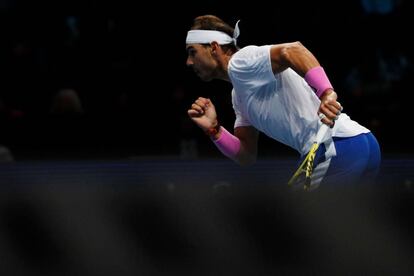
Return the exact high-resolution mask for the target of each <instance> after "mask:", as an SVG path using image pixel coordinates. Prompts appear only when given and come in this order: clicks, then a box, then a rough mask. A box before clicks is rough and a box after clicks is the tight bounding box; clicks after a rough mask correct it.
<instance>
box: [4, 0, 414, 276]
mask: <svg viewBox="0 0 414 276" xmlns="http://www.w3.org/2000/svg"><path fill="white" fill-rule="evenodd" d="M371 2H377V3H381V4H382V5H381V6H380V7H382V8H383V9H380V10H379V11H372V10H370V9H367V6H365V5H366V4H369V3H371ZM387 3H388V4H391V6H390V7H391V8H390V9H387ZM394 4H395V6H393V5H394ZM383 5H385V6H383ZM202 14H216V15H218V16H220V17H222V18H223V19H224V20H225V21H227V22H229V23H230V24H235V23H236V21H237V20H239V19H240V20H241V22H240V28H241V36H240V38H239V43H240V45H241V46H245V45H249V44H257V45H262V44H272V43H282V42H287V41H297V40H299V41H301V42H302V43H303V44H304V45H305V46H307V48H309V49H310V50H311V51H312V52H313V53H314V54H315V55H316V57H317V58H318V60H319V61H320V63H321V64H322V65H323V66H324V68H325V70H326V71H327V73H328V76H329V78H330V80H331V82H332V84H333V85H334V87H335V89H336V90H337V92H338V94H339V97H340V99H339V100H340V102H341V103H342V104H343V106H344V107H345V110H344V111H345V112H346V113H347V114H348V115H350V116H351V118H353V119H355V120H357V121H358V122H360V123H361V124H363V125H365V126H367V127H368V128H370V129H371V130H372V131H373V132H374V134H375V135H376V137H377V138H378V140H379V142H380V144H381V147H382V150H383V155H384V159H383V165H382V169H381V173H380V177H379V179H378V182H377V183H375V185H373V186H369V185H359V184H365V183H349V184H350V185H349V187H337V186H335V185H333V186H330V187H321V188H320V189H317V190H316V191H313V192H310V193H307V192H302V189H290V188H288V187H287V184H286V183H287V181H288V179H289V178H290V176H291V175H292V173H293V172H294V170H295V169H296V166H297V153H296V152H294V151H293V150H292V149H290V148H287V147H286V146H284V145H281V144H279V143H278V142H276V141H272V140H270V139H268V138H266V137H265V136H263V135H262V136H261V138H260V141H259V143H260V144H259V154H260V156H259V159H258V162H257V164H255V165H253V166H251V167H247V168H244V167H239V166H237V165H236V164H234V163H233V162H232V161H231V160H228V159H226V158H224V157H223V156H222V155H221V154H220V153H219V152H218V151H217V150H216V149H215V148H214V145H213V144H212V143H211V142H210V141H209V140H208V138H207V137H206V136H205V135H204V134H203V133H202V132H201V131H200V130H199V129H198V128H197V127H196V126H194V125H193V124H192V122H191V121H190V120H189V119H188V116H187V109H188V107H189V106H190V104H191V103H192V102H193V101H194V99H196V98H197V97H198V96H205V97H210V98H211V99H213V100H214V103H215V105H216V108H217V110H218V113H219V117H220V121H221V123H222V124H223V125H224V126H226V127H227V128H228V129H231V128H232V125H233V122H234V115H233V110H232V108H231V104H230V90H231V87H230V84H228V83H224V82H220V81H213V82H210V83H203V82H201V81H200V80H199V79H198V78H197V77H196V76H195V75H194V74H193V72H191V71H190V70H188V69H187V68H186V66H185V60H186V52H185V36H186V32H187V30H188V29H189V28H190V26H191V24H192V20H193V18H194V17H196V16H198V15H202ZM411 16H412V9H411V7H410V3H409V1H398V0H397V1H390V2H388V1H362V0H361V1H339V2H338V1H336V2H335V1H331V2H329V3H327V2H325V1H303V2H300V1H253V2H249V3H243V1H228V2H225V1H202V2H195V1H180V2H179V3H178V2H177V1H171V2H168V3H163V2H159V1H152V2H147V3H143V2H142V1H141V2H139V1H135V2H132V1H113V0H111V1H81V0H71V1H22V0H0V37H1V39H0V76H1V77H0V126H1V128H0V160H1V161H3V162H2V163H1V164H0V275H7V276H8V275H42V276H44V275H76V276H78V275H97V276H98V275H99V276H102V275H104V276H106V275H108V276H109V275H166V276H167V275H168V276H170V275H361V274H362V275H412V274H413V271H414V264H413V262H412V260H413V259H414V258H413V256H414V250H413V249H414V238H413V233H414V227H413V226H414V223H413V216H412V213H413V210H414V208H413V207H414V206H413V202H414V184H413V183H414V169H413V168H414V161H413V158H412V156H413V154H414V147H413V146H412V139H411V135H410V134H409V133H410V131H411V126H412V123H411V118H412V114H411V111H412V102H413V101H412V98H413V97H412V92H413V89H412V85H411V80H412V76H413V52H412V49H413V42H412V38H410V35H411V30H410V27H411V25H412V24H411V21H412V20H410V19H411ZM11 161H16V162H11ZM354 184H358V185H354Z"/></svg>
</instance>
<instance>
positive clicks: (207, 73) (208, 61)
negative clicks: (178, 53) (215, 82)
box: [186, 44, 217, 81]
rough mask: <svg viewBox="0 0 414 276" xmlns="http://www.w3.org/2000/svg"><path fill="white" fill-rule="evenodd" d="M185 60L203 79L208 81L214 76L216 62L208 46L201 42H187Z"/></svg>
mask: <svg viewBox="0 0 414 276" xmlns="http://www.w3.org/2000/svg"><path fill="white" fill-rule="evenodd" d="M186 50H187V61H186V64H187V66H188V67H190V68H191V69H193V71H194V72H195V73H196V74H197V76H198V77H199V78H200V79H201V80H203V81H210V80H212V79H213V78H214V72H215V68H216V67H217V63H216V61H215V60H214V58H213V57H212V56H211V51H210V46H205V45H201V44H188V45H187V47H186Z"/></svg>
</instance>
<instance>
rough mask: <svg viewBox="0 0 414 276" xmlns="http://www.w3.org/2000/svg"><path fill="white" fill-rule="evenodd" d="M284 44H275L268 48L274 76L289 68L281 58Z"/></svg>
mask: <svg viewBox="0 0 414 276" xmlns="http://www.w3.org/2000/svg"><path fill="white" fill-rule="evenodd" d="M285 48H286V44H275V45H272V47H270V60H271V64H272V71H273V73H274V74H277V73H280V72H282V71H284V70H286V69H287V68H288V67H289V64H288V63H287V62H286V60H285V59H284V57H283V51H284V49H285Z"/></svg>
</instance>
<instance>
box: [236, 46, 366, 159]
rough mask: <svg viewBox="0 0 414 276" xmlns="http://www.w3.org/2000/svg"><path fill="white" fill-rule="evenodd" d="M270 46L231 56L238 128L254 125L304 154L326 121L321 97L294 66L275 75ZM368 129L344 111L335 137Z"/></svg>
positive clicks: (339, 119)
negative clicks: (321, 112) (322, 113)
mask: <svg viewBox="0 0 414 276" xmlns="http://www.w3.org/2000/svg"><path fill="white" fill-rule="evenodd" d="M270 47H271V46H270V45H266V46H247V47H244V48H242V49H240V50H239V51H238V52H237V53H235V54H234V55H233V56H232V58H231V59H230V62H229V65H228V72H229V76H230V80H231V82H232V84H233V91H232V101H233V108H234V111H235V113H236V121H235V124H234V127H235V128H236V127H240V126H254V127H255V128H256V129H258V130H259V131H261V132H263V133H265V134H266V135H268V136H269V137H271V138H273V139H275V140H277V141H279V142H281V143H283V144H286V145H288V146H290V147H292V148H294V149H296V150H297V151H298V152H299V153H300V154H301V155H304V154H306V153H307V152H308V151H309V149H310V147H311V146H312V143H313V141H314V139H315V135H316V132H317V130H318V129H319V127H320V125H321V124H322V123H321V122H320V119H319V117H318V114H317V111H318V108H319V105H320V100H319V98H318V97H317V96H316V95H315V93H314V92H313V90H312V89H311V87H310V86H309V85H308V84H307V83H306V81H305V80H304V79H303V78H302V77H301V76H300V75H298V74H297V73H296V72H295V71H293V70H292V69H290V68H288V69H286V70H284V71H283V72H281V73H277V74H273V71H272V66H271V61H270ZM367 132H369V130H368V129H367V128H365V127H363V126H361V125H360V124H358V123H357V122H355V121H353V120H351V119H350V117H349V116H348V115H346V114H345V113H342V114H341V115H340V116H339V118H338V120H337V121H336V122H335V126H334V127H333V129H332V136H334V137H351V136H355V135H358V134H361V133H367Z"/></svg>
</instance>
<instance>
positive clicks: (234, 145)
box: [213, 127, 240, 159]
mask: <svg viewBox="0 0 414 276" xmlns="http://www.w3.org/2000/svg"><path fill="white" fill-rule="evenodd" d="M213 142H214V144H215V145H216V146H217V148H218V149H219V150H220V151H221V152H222V153H223V154H224V155H225V156H227V157H229V158H231V159H234V158H235V157H236V155H237V153H239V150H240V140H239V138H237V137H236V136H234V135H233V134H231V133H230V132H228V131H227V130H226V129H225V128H224V127H221V134H220V137H219V138H218V139H217V140H213Z"/></svg>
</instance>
